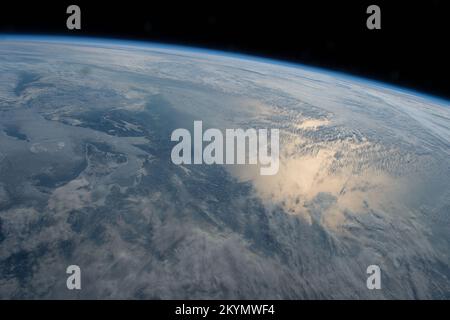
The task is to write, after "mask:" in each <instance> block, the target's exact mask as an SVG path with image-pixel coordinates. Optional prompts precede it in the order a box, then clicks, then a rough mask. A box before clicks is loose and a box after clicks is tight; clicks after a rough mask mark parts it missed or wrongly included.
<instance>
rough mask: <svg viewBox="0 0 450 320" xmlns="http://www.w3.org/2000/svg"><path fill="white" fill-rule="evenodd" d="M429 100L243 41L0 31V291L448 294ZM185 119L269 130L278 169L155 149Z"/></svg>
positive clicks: (441, 193)
mask: <svg viewBox="0 0 450 320" xmlns="http://www.w3.org/2000/svg"><path fill="white" fill-rule="evenodd" d="M449 105H450V104H449V103H448V101H444V100H439V99H437V98H434V97H429V96H425V95H421V94H419V93H416V92H412V91H407V90H403V89H400V88H395V87H390V86H388V85H384V84H381V83H376V82H371V81H369V80H365V79H359V78H355V77H351V76H348V75H345V74H338V73H334V72H331V71H326V70H321V69H314V68H310V67H306V66H302V65H290V64H286V63H281V62H277V61H271V60H264V59H260V58H252V57H247V56H238V55H231V54H226V53H220V52H212V51H206V50H200V49H192V48H184V47H173V46H165V45H158V44H142V43H133V42H125V41H114V40H97V39H82V38H57V37H20V36H3V37H2V38H0V298H2V299H50V298H52V299H53V298H56V299H75V298H85V299H97V298H102V299H117V298H126V299H206V298H207V299H342V298H350V299H433V298H434V299H449V298H450V268H449V262H450V250H449V249H450V108H449ZM195 120H202V121H203V124H204V127H211V128H219V129H225V128H278V129H279V130H280V167H279V171H278V173H277V174H276V175H273V176H261V175H260V174H259V171H258V170H257V168H256V169H255V165H239V166H236V165H206V164H202V165H175V164H173V163H172V161H171V158H170V152H171V149H172V148H173V146H174V144H175V143H174V142H172V141H171V140H170V135H171V133H172V131H173V130H174V129H176V128H189V129H191V128H192V127H193V122H194V121H195ZM69 265H78V266H79V267H80V269H81V281H82V288H81V290H68V289H67V287H66V280H67V277H68V274H66V268H67V267H68V266H69ZM370 265H377V266H379V267H380V270H381V289H379V290H377V289H375V290H369V289H368V288H367V285H366V280H367V278H368V276H369V274H367V272H366V271H367V267H368V266H370Z"/></svg>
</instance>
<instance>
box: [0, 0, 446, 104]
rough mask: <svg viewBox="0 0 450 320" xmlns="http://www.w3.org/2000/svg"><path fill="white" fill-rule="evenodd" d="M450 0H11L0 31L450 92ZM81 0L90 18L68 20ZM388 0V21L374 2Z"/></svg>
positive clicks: (0, 8) (3, 7) (1, 7)
mask: <svg viewBox="0 0 450 320" xmlns="http://www.w3.org/2000/svg"><path fill="white" fill-rule="evenodd" d="M447 3H448V1H442V0H441V1H438V0H428V1H418V2H414V1H398V0H396V1H365V0H363V1H300V0H296V1H290V2H281V1H270V2H262V1H245V2H244V1H243V0H241V1H231V0H229V1H220V2H219V1H210V2H199V1H183V2H182V1H179V2H174V1H167V0H166V1H156V0H152V1H148V0H141V1H131V0H128V1H120V2H119V1H116V2H112V1H110V2H107V1H95V2H94V1H75V0H72V1H54V2H45V1H27V2H22V1H16V2H11V1H8V2H7V1H4V2H2V3H1V4H0V33H27V34H30V33H32V34H61V35H82V36H103V37H114V38H125V39H138V40H148V41H159V42H165V43H173V44H182V45H191V46H200V47H207V48H214V49H219V50H226V51H231V52H241V53H248V54H252V55H258V56H265V57H271V58H277V59H282V60H288V61H298V62H301V63H304V64H308V65H315V66H320V67H324V68H327V69H334V70H338V71H344V72H347V73H352V74H355V75H360V76H364V77H368V78H372V79H376V80H381V81H385V82H389V83H392V84H397V85H401V86H404V87H409V88H412V89H416V90H419V91H422V92H425V93H429V94H433V95H437V96H442V97H446V98H450V88H449V81H448V75H449V72H450V68H449V61H448V60H449V57H450V52H449V51H450V50H449V44H448V42H449V38H450V37H449V31H450V11H449V10H448V9H449V6H448V4H447ZM70 4H77V5H79V6H80V7H81V11H82V14H81V16H82V28H81V30H78V31H69V30H67V29H66V19H67V16H68V15H67V14H66V8H67V6H68V5H70ZM370 4H377V5H379V6H380V8H381V23H382V29H381V30H368V29H367V28H366V19H367V16H368V15H367V14H366V8H367V6H369V5H370Z"/></svg>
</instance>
